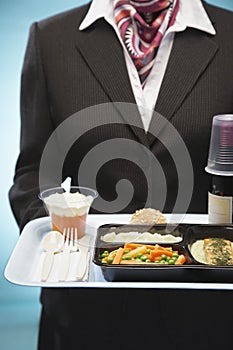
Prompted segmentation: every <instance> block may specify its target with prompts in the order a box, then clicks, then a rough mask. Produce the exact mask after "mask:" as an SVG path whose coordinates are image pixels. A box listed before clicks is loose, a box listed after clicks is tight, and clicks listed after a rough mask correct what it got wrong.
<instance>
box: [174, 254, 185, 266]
mask: <svg viewBox="0 0 233 350" xmlns="http://www.w3.org/2000/svg"><path fill="white" fill-rule="evenodd" d="M185 261H186V259H185V256H184V255H183V254H181V255H180V256H179V257H178V258H177V260H176V262H175V265H183V264H184V263H185Z"/></svg>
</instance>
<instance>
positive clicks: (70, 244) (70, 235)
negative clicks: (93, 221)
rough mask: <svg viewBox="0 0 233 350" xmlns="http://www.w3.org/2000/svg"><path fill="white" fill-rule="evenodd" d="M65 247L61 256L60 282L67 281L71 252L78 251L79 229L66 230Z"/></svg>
mask: <svg viewBox="0 0 233 350" xmlns="http://www.w3.org/2000/svg"><path fill="white" fill-rule="evenodd" d="M63 235H64V246H63V251H62V252H61V256H60V259H61V260H60V261H61V265H60V270H59V276H58V280H59V281H65V280H66V278H67V275H68V272H69V267H70V254H71V252H74V251H77V250H78V245H77V240H76V239H75V238H76V236H77V229H76V228H73V227H71V228H70V227H67V228H64V231H63Z"/></svg>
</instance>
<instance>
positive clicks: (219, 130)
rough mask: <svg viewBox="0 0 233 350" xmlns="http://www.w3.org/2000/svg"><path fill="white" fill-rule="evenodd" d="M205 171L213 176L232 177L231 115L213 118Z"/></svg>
mask: <svg viewBox="0 0 233 350" xmlns="http://www.w3.org/2000/svg"><path fill="white" fill-rule="evenodd" d="M205 170H206V171H207V172H208V173H210V174H213V175H220V176H221V175H222V176H233V114H220V115H216V116H214V118H213V124H212V131H211V139H210V148H209V157H208V163H207V166H206V168H205Z"/></svg>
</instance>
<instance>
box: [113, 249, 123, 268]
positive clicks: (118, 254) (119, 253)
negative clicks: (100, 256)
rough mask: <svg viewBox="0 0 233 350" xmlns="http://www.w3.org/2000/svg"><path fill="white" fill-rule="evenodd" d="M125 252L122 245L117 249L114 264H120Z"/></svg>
mask: <svg viewBox="0 0 233 350" xmlns="http://www.w3.org/2000/svg"><path fill="white" fill-rule="evenodd" d="M123 254H124V248H122V247H120V248H119V249H117V252H116V255H115V257H114V259H113V262H112V263H113V264H120V261H121V259H122V256H123Z"/></svg>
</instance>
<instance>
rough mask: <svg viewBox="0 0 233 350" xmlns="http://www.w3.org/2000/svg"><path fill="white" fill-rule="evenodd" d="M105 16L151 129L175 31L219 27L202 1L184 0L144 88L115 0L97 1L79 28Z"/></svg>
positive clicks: (145, 119) (163, 41) (143, 117)
mask: <svg viewBox="0 0 233 350" xmlns="http://www.w3.org/2000/svg"><path fill="white" fill-rule="evenodd" d="M101 17H103V18H104V19H105V20H106V21H107V22H108V23H109V24H110V25H111V26H112V27H113V28H114V30H115V32H116V34H117V36H118V38H119V40H120V42H121V44H122V47H123V50H124V56H125V61H126V66H127V70H128V74H129V79H130V82H131V86H132V90H133V93H134V97H135V100H136V103H137V105H138V109H139V111H140V114H141V118H142V123H143V125H144V128H145V131H146V132H147V131H148V129H149V125H150V121H151V118H152V114H153V110H154V107H155V104H156V101H157V98H158V94H159V90H160V87H161V84H162V80H163V77H164V74H165V71H166V67H167V63H168V60H169V56H170V53H171V49H172V45H173V40H174V36H175V33H176V32H181V31H184V30H185V29H186V28H187V27H192V28H196V29H198V30H202V31H205V32H207V33H209V34H212V35H215V34H216V32H215V29H214V27H213V25H212V23H211V21H210V19H209V17H208V15H207V13H206V11H205V9H204V7H203V5H202V2H201V0H180V5H179V11H178V13H177V16H176V20H175V22H174V24H173V25H172V26H171V27H169V28H168V30H167V31H166V33H165V35H164V37H163V39H162V41H161V44H160V46H159V49H158V52H157V55H156V59H155V63H154V66H153V68H152V70H151V72H150V74H149V76H148V78H147V82H146V84H145V87H144V89H142V85H141V82H140V79H139V76H138V72H137V69H136V67H135V65H134V63H133V61H132V59H131V57H130V55H129V53H128V51H127V49H126V47H125V44H124V42H123V40H122V38H121V36H120V32H119V30H118V28H117V25H116V23H115V20H114V13H113V0H93V1H92V3H91V6H90V9H89V11H88V13H87V15H86V16H85V18H84V20H83V21H82V23H81V25H80V27H79V30H83V29H85V28H87V27H88V26H90V25H91V24H92V23H93V22H95V21H96V20H97V19H99V18H101Z"/></svg>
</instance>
